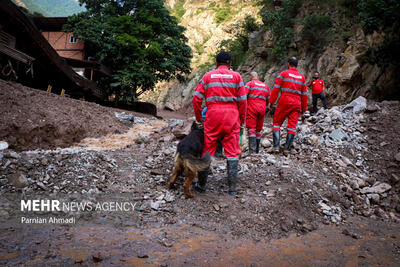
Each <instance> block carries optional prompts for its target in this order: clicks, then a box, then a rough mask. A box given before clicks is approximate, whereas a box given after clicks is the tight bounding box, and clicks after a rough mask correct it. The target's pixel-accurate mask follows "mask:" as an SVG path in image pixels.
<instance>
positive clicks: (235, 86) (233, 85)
mask: <svg viewBox="0 0 400 267" xmlns="http://www.w3.org/2000/svg"><path fill="white" fill-rule="evenodd" d="M210 87H232V88H238V87H237V84H236V83H225V82H222V83H221V82H215V83H208V84H206V85H205V86H204V88H205V89H208V88H210Z"/></svg>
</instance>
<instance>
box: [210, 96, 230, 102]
mask: <svg viewBox="0 0 400 267" xmlns="http://www.w3.org/2000/svg"><path fill="white" fill-rule="evenodd" d="M236 100H237V98H236V97H234V96H210V97H207V98H206V102H209V101H236Z"/></svg>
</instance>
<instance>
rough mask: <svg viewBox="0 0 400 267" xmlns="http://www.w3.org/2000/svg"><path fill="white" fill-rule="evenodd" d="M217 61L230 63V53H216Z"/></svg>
mask: <svg viewBox="0 0 400 267" xmlns="http://www.w3.org/2000/svg"><path fill="white" fill-rule="evenodd" d="M217 62H218V63H221V64H229V63H231V55H229V53H228V52H225V51H222V52H219V54H218V55H217Z"/></svg>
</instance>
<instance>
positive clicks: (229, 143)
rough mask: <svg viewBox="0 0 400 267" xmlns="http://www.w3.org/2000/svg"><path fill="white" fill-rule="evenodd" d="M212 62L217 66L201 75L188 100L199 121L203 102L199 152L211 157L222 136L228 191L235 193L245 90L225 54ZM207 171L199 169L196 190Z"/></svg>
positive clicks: (244, 106) (203, 186) (244, 109)
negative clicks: (192, 94) (205, 109)
mask: <svg viewBox="0 0 400 267" xmlns="http://www.w3.org/2000/svg"><path fill="white" fill-rule="evenodd" d="M216 61H217V69H216V70H213V71H210V72H207V73H206V74H205V75H204V76H203V78H202V79H201V81H200V83H199V84H198V85H197V87H196V89H195V93H194V96H193V101H192V103H193V109H194V113H195V116H196V120H197V121H199V122H203V118H202V116H201V111H202V110H201V104H202V102H203V100H205V102H206V106H207V116H206V119H205V120H204V149H203V155H204V154H205V153H206V152H209V153H210V154H211V155H212V156H214V153H215V150H216V148H217V143H218V139H219V138H222V140H221V143H222V146H223V147H224V150H225V156H226V158H227V169H228V185H229V194H230V195H235V194H236V182H237V172H238V163H239V154H240V146H239V132H240V128H241V125H244V123H245V119H246V105H247V101H246V89H245V87H244V84H243V80H242V77H241V76H240V74H239V73H237V72H235V71H231V70H229V68H230V66H231V56H230V55H229V53H227V52H220V53H219V54H218V55H217V57H216ZM208 171H209V170H208V169H207V170H205V171H203V172H199V182H198V185H197V186H195V189H196V190H198V191H204V190H205V186H206V183H207V176H208Z"/></svg>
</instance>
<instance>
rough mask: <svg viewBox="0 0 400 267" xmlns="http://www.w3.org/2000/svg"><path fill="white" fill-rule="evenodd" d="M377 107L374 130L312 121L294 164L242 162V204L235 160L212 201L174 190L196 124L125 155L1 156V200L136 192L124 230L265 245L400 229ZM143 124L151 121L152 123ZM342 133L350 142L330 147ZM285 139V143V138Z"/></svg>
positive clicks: (356, 121) (176, 125) (213, 182)
mask: <svg viewBox="0 0 400 267" xmlns="http://www.w3.org/2000/svg"><path fill="white" fill-rule="evenodd" d="M377 105H378V106H379V107H380V109H379V110H378V111H376V112H374V114H373V115H374V116H376V117H377V118H378V120H377V121H375V122H373V121H370V120H369V118H370V115H368V114H366V113H365V114H364V113H357V114H353V113H352V112H351V111H350V110H346V111H343V109H344V106H339V107H334V108H332V109H328V110H321V111H320V112H319V113H318V114H315V115H313V116H311V115H310V114H307V118H306V119H305V120H304V122H300V123H299V131H298V135H297V136H296V139H295V144H294V148H293V149H292V151H291V154H290V155H289V156H288V157H284V156H282V154H276V155H275V154H274V155H272V154H268V153H267V150H268V149H267V148H266V147H262V148H261V152H260V154H257V155H252V156H247V155H246V154H245V155H244V156H243V157H242V158H241V159H240V161H239V175H238V195H237V197H232V196H229V195H228V194H227V190H228V186H227V179H226V177H227V170H226V160H224V159H219V158H217V159H214V160H213V161H212V164H211V168H210V169H211V170H210V175H209V179H208V183H207V187H206V192H205V193H196V192H194V194H195V195H196V197H195V198H194V199H186V198H185V197H184V195H183V190H182V184H183V181H184V177H183V176H184V175H183V174H182V175H181V176H179V177H178V179H177V181H176V187H177V189H176V190H169V189H167V187H166V184H167V182H168V180H169V179H170V177H171V172H172V168H173V164H174V160H173V159H174V155H175V152H176V146H177V144H178V142H179V141H178V140H176V139H177V138H176V137H175V135H174V134H173V131H177V130H179V131H181V130H182V129H183V128H185V127H186V126H187V125H191V122H192V120H191V119H189V120H174V119H172V120H167V122H168V126H165V127H164V126H163V127H164V128H162V129H161V128H160V130H158V131H157V132H156V133H155V134H154V135H152V136H149V139H151V142H149V143H147V144H145V143H144V142H143V143H140V144H132V145H130V146H129V147H126V148H123V149H115V150H106V151H89V150H85V148H79V149H78V148H74V149H58V150H49V151H44V150H38V151H26V152H22V153H17V152H13V151H10V150H4V151H1V155H3V158H1V159H0V192H1V193H3V192H15V191H20V190H21V189H22V190H24V191H26V192H27V193H29V192H32V191H37V192H42V193H44V194H51V193H54V192H64V193H67V194H68V193H71V192H72V193H74V192H77V193H81V194H82V193H85V195H88V198H90V200H91V201H93V198H94V197H95V196H98V195H97V194H96V193H99V192H111V193H114V192H127V193H128V194H129V195H131V196H134V197H135V199H137V202H138V203H137V205H136V206H135V211H137V212H135V213H134V215H132V214H129V215H123V216H125V217H123V216H122V217H120V218H112V219H111V220H112V221H113V223H116V225H117V226H121V225H123V226H124V225H125V224H131V225H140V226H141V227H146V226H147V225H151V224H157V225H163V224H164V225H167V224H186V225H198V226H199V227H205V228H207V229H212V230H214V231H217V232H219V233H226V232H229V233H231V234H232V235H234V236H250V237H253V238H255V239H257V240H260V239H261V238H270V237H282V236H287V235H290V234H292V233H299V234H302V233H305V232H308V231H312V230H314V229H316V228H317V226H318V224H320V223H326V224H331V223H332V224H342V223H346V219H347V218H348V216H352V215H354V214H357V215H362V216H368V217H372V218H381V219H383V220H393V221H398V213H399V212H400V200H399V197H398V186H397V185H395V183H394V182H395V181H396V177H397V178H398V176H397V174H396V170H398V168H399V166H398V162H396V161H395V159H394V153H393V151H392V148H391V147H390V146H389V145H384V146H381V145H380V144H381V143H382V142H383V140H386V139H384V138H382V139H381V138H379V136H380V134H381V132H379V130H380V129H381V128H382V131H385V128H383V127H382V125H381V124H380V120H381V118H382V116H383V115H382V114H384V112H385V110H386V109H388V107H384V106H383V105H382V104H381V103H378V104H377ZM390 108H397V106H390ZM388 110H389V111H391V110H390V109H388ZM389 114H390V113H389ZM137 119H138V117H135V123H138V120H137ZM268 119H269V118H267V120H268ZM139 120H140V118H139ZM144 123H150V120H149V121H147V122H146V120H145V119H144ZM270 126H271V121H268V122H267V123H266V124H265V127H264V133H263V135H262V141H264V140H267V141H268V142H269V143H270V142H271V140H272V136H271V127H270ZM337 129H340V131H341V133H342V134H343V135H346V137H345V138H340V140H337V139H336V140H335V138H331V137H330V135H331V133H332V132H334V131H335V130H337ZM375 129H376V130H375ZM371 133H378V134H377V135H371ZM282 135H283V136H282V139H283V140H282V142H284V141H285V131H282ZM376 136H378V138H376ZM166 137H168V138H166ZM395 141H396V140H395ZM390 144H391V145H393V146H395V145H396V143H395V142H394V143H393V142H392V143H390ZM373 149H377V150H378V151H379V152H380V153H384V154H377V153H376V151H375V154H377V155H378V156H379V157H380V158H385V162H386V161H387V162H390V165H389V164H387V165H385V168H381V167H380V166H378V167H376V165H375V160H371V158H370V156H371V154H372V153H371V151H373ZM396 152H397V151H396ZM375 154H374V155H375ZM382 155H383V156H382ZM15 174H23V175H24V176H25V178H26V181H27V185H26V186H25V185H24V186H23V187H22V188H19V187H16V186H14V185H13V184H11V183H10V182H9V175H15ZM392 174H394V175H395V176H393V175H392ZM15 177H17V180H18V179H19V176H15ZM103 177H104V178H103ZM389 177H393V178H392V180H389ZM22 180H23V181H24V179H22ZM389 182H390V184H391V185H389ZM388 185H389V186H391V188H389V187H388ZM86 193H87V194H86ZM99 195H102V194H99ZM88 201H89V200H88ZM0 205H1V204H0ZM0 208H2V206H0ZM0 210H1V209H0ZM7 211H9V212H10V214H12V211H11V210H8V209H7ZM9 216H11V215H9ZM133 218H135V219H133ZM98 220H101V221H102V222H103V221H104V220H105V219H98ZM168 244H170V243H168Z"/></svg>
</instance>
